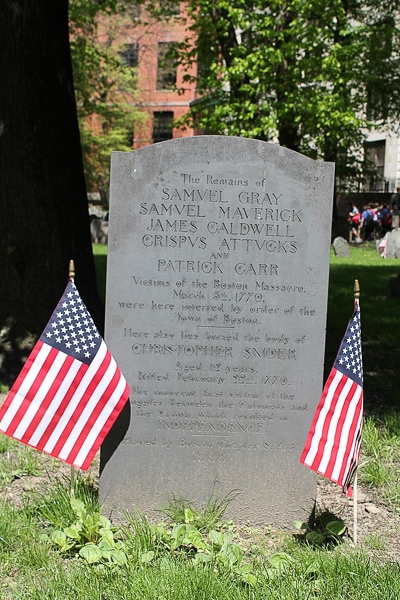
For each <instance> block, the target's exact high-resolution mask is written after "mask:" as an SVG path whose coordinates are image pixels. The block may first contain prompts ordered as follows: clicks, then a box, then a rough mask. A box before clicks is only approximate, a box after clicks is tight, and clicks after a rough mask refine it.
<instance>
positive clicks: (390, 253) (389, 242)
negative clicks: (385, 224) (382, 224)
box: [386, 229, 400, 258]
mask: <svg viewBox="0 0 400 600" xmlns="http://www.w3.org/2000/svg"><path fill="white" fill-rule="evenodd" d="M386 258H400V229H392V231H389V232H388V233H387V234H386Z"/></svg>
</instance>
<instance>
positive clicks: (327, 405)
mask: <svg viewBox="0 0 400 600" xmlns="http://www.w3.org/2000/svg"><path fill="white" fill-rule="evenodd" d="M362 418H363V366H362V353H361V324H360V306H359V302H358V300H356V301H355V309H354V314H353V316H352V317H351V319H350V321H349V324H348V326H347V329H346V333H345V336H344V338H343V340H342V343H341V346H340V349H339V352H338V355H337V357H336V360H335V362H334V365H333V368H332V370H331V372H330V374H329V377H328V379H327V381H326V383H325V387H324V389H323V392H322V396H321V399H320V401H319V404H318V406H317V409H316V411H315V414H314V418H313V421H312V423H311V428H310V431H309V433H308V436H307V440H306V444H305V446H304V449H303V452H302V455H301V457H300V462H301V463H302V464H304V465H306V466H307V467H309V468H310V469H312V470H313V471H316V472H317V473H320V474H321V475H323V476H324V477H326V478H327V479H330V480H331V481H334V482H335V483H337V484H338V485H341V486H342V487H343V491H344V492H345V493H346V494H347V495H349V496H350V495H351V482H352V480H353V477H354V475H355V473H356V470H357V465H358V462H359V458H360V447H361V436H362Z"/></svg>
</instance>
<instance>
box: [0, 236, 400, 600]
mask: <svg viewBox="0 0 400 600" xmlns="http://www.w3.org/2000/svg"><path fill="white" fill-rule="evenodd" d="M95 255H96V268H97V274H98V280H99V289H100V293H101V294H102V295H103V297H104V293H105V267H106V248H105V247H104V246H97V247H95ZM399 266H400V263H399V262H398V261H396V260H384V259H382V258H381V257H380V256H379V255H378V254H377V253H376V252H375V249H374V246H373V245H372V244H364V245H362V246H361V247H360V246H358V247H354V248H353V247H352V248H351V256H350V258H339V257H336V256H334V255H333V254H332V256H331V268H330V287H329V298H328V323H327V339H326V356H325V364H326V372H329V370H330V368H331V366H332V364H333V361H334V358H335V355H336V352H337V350H338V347H339V344H340V341H341V339H342V337H343V334H344V330H345V327H346V325H347V322H348V320H349V317H350V315H351V312H352V306H353V283H354V279H358V280H359V282H360V286H361V310H362V329H363V359H364V374H365V378H364V392H365V404H366V417H365V420H364V434H363V445H362V460H361V464H360V468H359V478H360V482H361V483H362V484H363V485H366V486H370V487H371V488H374V489H375V490H379V494H380V495H381V497H382V498H386V500H387V502H388V503H389V504H390V505H391V507H392V508H393V510H395V511H397V512H399V513H400V481H399V479H400V478H399V468H398V465H399V461H400V410H399V398H400V389H399V386H400V382H399V379H400V378H399V377H398V364H399V358H400V344H399V336H400V333H399V332H400V310H399V300H395V299H388V298H387V290H388V286H389V281H390V278H392V277H396V276H397V275H398V273H399ZM49 460H52V459H49V457H43V456H42V455H39V454H38V453H36V452H35V451H33V450H30V449H29V448H26V447H24V446H22V445H21V444H18V443H17V442H14V441H12V440H10V439H9V438H6V437H5V436H2V435H0V498H1V497H4V496H5V495H6V494H5V491H6V490H7V489H12V482H13V481H14V483H17V482H16V481H15V480H16V479H21V480H22V479H23V478H25V477H29V476H34V477H40V478H41V480H42V482H43V481H47V484H46V485H45V487H44V488H43V489H41V490H40V491H39V490H32V489H31V490H26V491H25V493H24V502H23V505H22V506H21V507H20V508H18V507H17V506H16V505H15V506H14V505H13V503H12V502H6V501H4V500H3V501H2V500H0V598H1V599H3V598H4V599H7V600H9V599H10V600H11V599H29V600H36V599H37V600H39V599H40V600H42V599H43V598H44V599H45V600H69V599H71V600H92V599H93V600H131V599H132V600H142V599H143V600H219V599H221V600H275V599H276V600H278V599H279V600H282V599H284V600H311V599H315V598H324V600H334V599H338V600H339V599H340V600H341V599H345V598H352V600H368V599H371V600H392V598H396V597H399V596H400V577H399V564H398V563H395V562H391V561H384V560H378V559H376V558H374V556H378V557H380V556H381V555H382V554H383V552H384V549H385V543H386V540H385V539H382V538H381V537H379V536H378V535H376V534H371V536H369V539H368V540H366V546H365V550H363V547H361V548H354V547H353V546H352V545H351V544H350V543H349V542H348V541H345V542H344V543H339V544H337V545H333V546H332V545H331V546H328V547H316V546H313V545H307V544H304V543H301V542H300V541H299V540H298V539H296V538H294V537H293V536H292V535H290V534H289V533H287V532H286V533H282V532H276V531H274V530H272V529H271V528H268V529H265V530H258V531H255V530H251V529H250V528H247V529H245V530H243V529H242V530H239V529H237V528H236V527H235V525H234V524H233V523H231V522H225V521H224V519H223V509H224V507H225V506H226V504H227V502H229V500H230V499H229V498H223V499H218V498H214V497H212V498H211V499H210V501H209V503H208V504H207V505H206V506H205V507H203V509H200V508H198V507H195V506H194V505H193V504H191V503H190V501H188V500H183V499H181V498H178V499H175V501H174V502H172V503H171V504H170V505H169V506H168V507H167V508H166V509H165V511H164V512H163V513H162V514H161V515H160V519H164V521H165V522H162V523H161V524H160V525H159V527H157V526H155V524H152V523H149V522H148V521H147V519H146V517H144V516H143V515H129V516H127V519H126V523H125V524H124V526H123V527H120V528H117V527H114V526H113V528H112V530H111V533H110V534H107V536H108V537H107V539H108V540H109V541H110V544H111V542H112V543H114V544H115V543H119V544H121V547H122V548H123V552H124V554H125V555H126V557H127V560H126V562H125V563H124V564H121V565H119V564H116V563H115V562H113V561H112V560H111V559H105V560H103V561H102V562H101V563H95V564H89V563H88V562H87V561H85V560H84V559H83V558H82V557H80V555H79V554H78V553H77V552H76V551H75V552H72V550H69V551H67V552H64V553H62V552H60V550H59V549H58V548H57V546H56V545H55V544H54V543H53V542H52V541H51V540H52V534H53V532H54V531H56V530H62V531H64V530H67V531H68V528H69V527H70V526H71V525H73V524H74V523H76V522H77V519H78V517H77V513H76V512H74V510H73V507H72V505H71V490H70V487H69V484H68V481H66V480H63V479H62V478H61V477H58V478H57V479H53V478H52V477H51V476H49V475H48V471H49V470H50V472H53V471H54V469H56V466H55V465H53V463H52V466H50V463H49V462H48V461H49ZM55 462H56V461H55ZM57 464H58V463H57ZM50 467H51V468H50ZM10 486H11V487H10ZM28 487H29V486H28ZM186 492H187V496H189V497H190V490H186ZM73 497H74V498H76V499H78V500H82V501H83V503H84V506H85V507H86V512H87V514H86V513H85V514H86V516H85V518H86V519H88V522H89V524H91V526H92V527H94V526H96V523H97V521H96V518H97V517H96V515H97V516H98V515H99V514H100V508H99V506H98V501H97V491H96V486H95V485H94V482H93V481H92V480H91V479H90V478H87V477H86V478H83V477H79V478H78V479H77V481H76V482H75V484H74V488H73ZM18 506H19V505H18ZM299 512H300V507H299ZM95 517H96V518H95ZM93 524H94V525H93ZM99 527H100V526H99ZM213 530H216V531H217V533H215V534H212V533H211V532H212V531H213ZM199 535H200V538H199ZM179 536H181V537H179ZM182 536H183V537H182ZM185 536H186V537H185ZM218 536H219V537H218ZM99 537H100V536H99ZM199 540H200V542H199ZM201 540H203V542H201ZM204 540H205V541H204ZM210 540H211V541H212V540H214V542H212V543H211V541H210ZM218 540H219V541H220V542H221V543H222V542H223V543H222V544H220V545H218V543H217V542H218ZM77 543H78V540H77ZM199 543H200V545H201V543H205V544H206V548H207V552H208V557H209V558H207V560H206V559H205V558H204V556H203V557H202V559H201V560H200V559H199V558H198V557H197V558H196V556H197V555H198V553H199V549H198V547H197V546H196V544H199ZM77 548H78V547H77ZM77 548H75V550H77ZM368 548H369V549H372V550H373V552H372V553H371V552H370V553H369V554H368V555H367V554H366V552H367V549H368ZM203 554H204V552H203ZM200 555H201V551H200ZM106 556H111V555H110V554H107V553H106Z"/></svg>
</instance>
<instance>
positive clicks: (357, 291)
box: [353, 279, 361, 300]
mask: <svg viewBox="0 0 400 600" xmlns="http://www.w3.org/2000/svg"><path fill="white" fill-rule="evenodd" d="M353 292H354V300H359V299H360V294H361V292H360V284H359V283H358V279H355V280H354V288H353Z"/></svg>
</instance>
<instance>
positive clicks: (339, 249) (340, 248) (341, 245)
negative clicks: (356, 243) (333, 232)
mask: <svg viewBox="0 0 400 600" xmlns="http://www.w3.org/2000/svg"><path fill="white" fill-rule="evenodd" d="M332 245H333V251H334V253H335V256H342V257H344V258H348V257H349V256H350V250H349V244H348V243H347V240H345V239H344V238H343V237H336V238H335V239H334V240H333V244H332Z"/></svg>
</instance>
